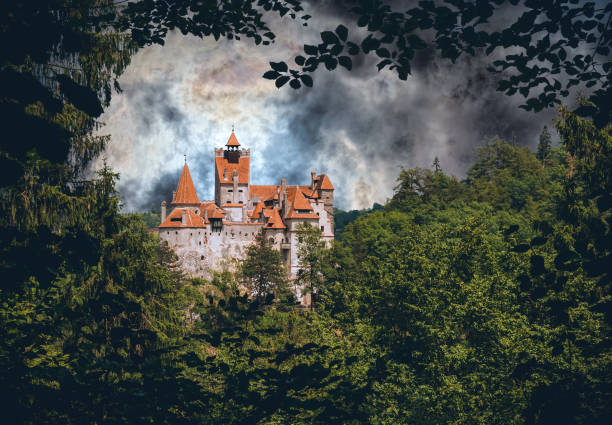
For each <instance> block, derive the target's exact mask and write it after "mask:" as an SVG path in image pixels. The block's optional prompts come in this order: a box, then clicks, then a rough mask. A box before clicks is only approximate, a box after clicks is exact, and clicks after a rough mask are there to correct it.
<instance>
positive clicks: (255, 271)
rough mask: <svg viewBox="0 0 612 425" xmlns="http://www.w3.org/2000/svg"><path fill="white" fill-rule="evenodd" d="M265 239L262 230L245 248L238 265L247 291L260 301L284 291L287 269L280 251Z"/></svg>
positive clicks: (276, 296) (274, 296)
mask: <svg viewBox="0 0 612 425" xmlns="http://www.w3.org/2000/svg"><path fill="white" fill-rule="evenodd" d="M271 245H272V244H271V243H270V242H269V241H268V240H267V239H266V235H265V234H264V232H263V230H262V231H260V232H259V233H258V234H257V236H256V237H255V241H254V242H253V244H252V245H250V246H249V247H248V248H247V252H246V258H245V259H244V260H243V261H242V263H241V265H240V274H241V277H242V280H243V282H244V284H245V286H246V288H247V289H248V291H249V293H250V294H251V295H253V296H255V298H256V299H257V300H259V301H260V302H264V301H266V300H267V299H269V298H270V296H273V298H278V297H279V296H280V295H281V294H282V293H284V292H286V291H285V289H286V287H287V271H286V270H285V267H284V265H283V260H282V258H281V255H280V252H279V251H278V250H276V249H274V248H273V247H272V246H271Z"/></svg>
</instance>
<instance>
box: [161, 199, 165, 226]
mask: <svg viewBox="0 0 612 425" xmlns="http://www.w3.org/2000/svg"><path fill="white" fill-rule="evenodd" d="M164 221H166V201H162V203H161V222H162V223H163V222H164ZM160 224H161V223H160Z"/></svg>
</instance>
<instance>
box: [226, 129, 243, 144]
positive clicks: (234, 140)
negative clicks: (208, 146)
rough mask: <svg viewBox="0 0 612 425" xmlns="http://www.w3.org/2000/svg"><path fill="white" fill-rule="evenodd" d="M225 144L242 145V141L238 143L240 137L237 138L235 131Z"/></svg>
mask: <svg viewBox="0 0 612 425" xmlns="http://www.w3.org/2000/svg"><path fill="white" fill-rule="evenodd" d="M225 146H240V143H238V139H236V136H235V135H234V132H233V131H232V134H231V135H230V138H229V140H228V141H227V143H226V144H225Z"/></svg>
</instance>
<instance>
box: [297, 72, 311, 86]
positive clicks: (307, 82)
mask: <svg viewBox="0 0 612 425" xmlns="http://www.w3.org/2000/svg"><path fill="white" fill-rule="evenodd" d="M300 80H302V83H304V85H305V86H308V87H312V78H311V77H310V75H306V74H302V75H300Z"/></svg>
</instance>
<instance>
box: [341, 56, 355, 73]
mask: <svg viewBox="0 0 612 425" xmlns="http://www.w3.org/2000/svg"><path fill="white" fill-rule="evenodd" d="M338 63H339V64H340V65H341V66H343V67H345V68H346V69H348V70H349V71H350V70H351V69H352V68H353V61H352V60H351V58H349V57H348V56H340V57H339V58H338Z"/></svg>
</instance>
